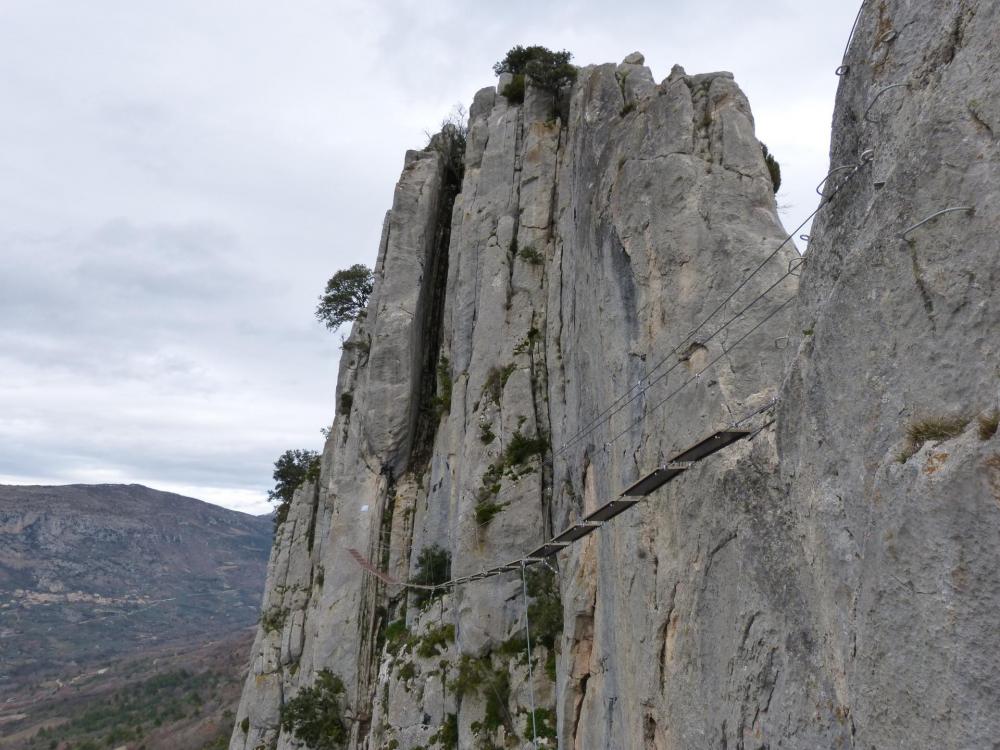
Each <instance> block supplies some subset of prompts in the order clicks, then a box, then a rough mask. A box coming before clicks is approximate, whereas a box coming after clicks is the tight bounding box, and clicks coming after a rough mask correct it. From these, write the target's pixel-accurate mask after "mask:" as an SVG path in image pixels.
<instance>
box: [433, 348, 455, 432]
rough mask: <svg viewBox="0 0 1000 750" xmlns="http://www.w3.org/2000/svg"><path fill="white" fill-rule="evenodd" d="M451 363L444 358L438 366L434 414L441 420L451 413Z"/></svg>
mask: <svg viewBox="0 0 1000 750" xmlns="http://www.w3.org/2000/svg"><path fill="white" fill-rule="evenodd" d="M453 387H454V383H453V382H452V379H451V362H449V361H448V358H447V357H444V356H442V357H441V359H440V360H439V361H438V365H437V395H436V396H435V397H434V413H435V414H436V415H437V416H438V418H440V417H441V416H443V415H444V414H447V413H448V412H449V411H451V392H452V389H453Z"/></svg>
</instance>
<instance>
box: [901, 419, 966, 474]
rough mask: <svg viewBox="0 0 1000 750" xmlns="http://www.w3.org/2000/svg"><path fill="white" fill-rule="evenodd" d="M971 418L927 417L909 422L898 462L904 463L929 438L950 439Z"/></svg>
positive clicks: (959, 432) (958, 433) (960, 432)
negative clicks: (904, 443)
mask: <svg viewBox="0 0 1000 750" xmlns="http://www.w3.org/2000/svg"><path fill="white" fill-rule="evenodd" d="M970 421H971V420H970V419H969V418H968V417H963V416H958V417H928V418H926V419H919V420H917V421H915V422H911V423H910V424H909V425H908V426H907V428H906V445H905V447H904V448H903V450H902V451H901V452H900V454H899V456H898V457H897V458H898V459H899V462H900V463H905V462H906V461H907V460H909V459H910V457H911V456H913V454H915V453H916V452H917V451H918V450H920V448H921V446H923V444H924V443H926V442H929V441H931V440H950V439H951V438H954V437H958V436H959V435H961V434H962V432H963V431H964V430H965V428H966V427H967V426H968V424H969V422H970Z"/></svg>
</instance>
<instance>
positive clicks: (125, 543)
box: [0, 484, 272, 694]
mask: <svg viewBox="0 0 1000 750" xmlns="http://www.w3.org/2000/svg"><path fill="white" fill-rule="evenodd" d="M271 528H272V524H271V520H270V518H269V517H257V516H252V515H248V514H245V513H239V512H236V511H231V510H227V509H225V508H221V507H218V506H215V505H211V504H209V503H205V502H202V501H200V500H196V499H194V498H190V497H184V496H183V495H177V494H174V493H170V492H161V491H159V490H154V489H150V488H148V487H144V486H142V485H111V484H106V485H65V486H55V487H46V486H11V485H0V644H2V651H3V654H4V658H3V661H2V665H0V694H2V693H4V692H6V691H8V690H10V689H17V688H21V687H23V686H24V685H25V683H26V682H28V681H31V680H34V679H36V678H39V677H41V676H44V675H47V674H50V673H52V672H54V671H57V670H58V671H63V670H65V669H67V668H69V669H72V668H73V667H76V666H80V665H85V664H94V663H98V662H100V661H101V660H105V659H111V658H115V657H117V656H119V655H122V654H128V653H132V652H134V651H136V650H141V649H142V648H145V647H148V646H151V645H157V644H166V643H183V642H191V643H195V642H199V641H204V640H208V639H210V638H213V637H219V636H220V635H223V634H225V633H229V632H232V631H234V630H237V629H239V628H241V627H245V626H247V625H250V624H252V623H253V622H254V621H255V619H256V617H257V613H258V611H259V608H260V598H261V593H262V591H263V586H264V577H265V567H266V562H267V557H268V554H269V551H270V546H271Z"/></svg>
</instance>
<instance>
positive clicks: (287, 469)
mask: <svg viewBox="0 0 1000 750" xmlns="http://www.w3.org/2000/svg"><path fill="white" fill-rule="evenodd" d="M319 469H320V457H319V454H318V453H316V451H305V450H288V451H285V452H284V453H282V454H281V455H280V456H278V460H277V461H275V462H274V473H273V474H272V475H271V476H272V478H273V479H274V489H272V490H269V491H268V493H267V499H268V500H269V501H270V502H272V503H277V506H276V507H275V509H274V529H275V531H277V529H278V527H279V526H281V524H283V523H284V522H285V519H286V518H288V509H289V508H290V507H291V504H292V497H293V496H294V495H295V490H297V489H298V488H299V487H300V486H301V485H302V483H303V482H306V481H316V480H317V479H319Z"/></svg>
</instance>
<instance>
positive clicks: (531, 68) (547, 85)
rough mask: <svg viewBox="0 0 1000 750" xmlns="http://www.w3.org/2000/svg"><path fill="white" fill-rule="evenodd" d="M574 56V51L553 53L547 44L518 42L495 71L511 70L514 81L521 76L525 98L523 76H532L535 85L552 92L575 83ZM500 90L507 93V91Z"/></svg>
mask: <svg viewBox="0 0 1000 750" xmlns="http://www.w3.org/2000/svg"><path fill="white" fill-rule="evenodd" d="M572 58H573V55H572V53H570V52H567V51H566V50H562V51H560V52H553V51H552V50H550V49H549V48H548V47H542V46H539V45H532V46H529V47H524V46H522V45H520V44H518V45H517V46H515V47H511V48H510V50H509V51H508V52H507V55H506V56H505V57H504V59H503V60H500V61H499V62H498V63H496V65H494V66H493V72H494V73H496V74H497V75H501V74H503V73H510V74H512V75H513V76H514V79H515V80H517V78H518V76H521V77H522V82H521V84H520V85H521V89H520V94H521V99H522V100H523V98H524V88H523V86H524V82H523V77H524V76H528V77H529V78H531V83H532V85H534V86H537V87H538V88H540V89H543V90H545V91H549V92H551V93H553V94H556V93H558V92H559V90H560V89H562V88H563V87H564V86H568V85H569V84H571V83H573V81H575V80H576V67H575V66H574V65H572V64H570V60H571V59H572ZM511 85H513V84H511ZM508 88H509V87H508ZM501 93H502V94H503V95H504V96H507V93H506V90H505V91H502V92H501ZM509 98H510V97H509V96H508V99H509Z"/></svg>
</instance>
